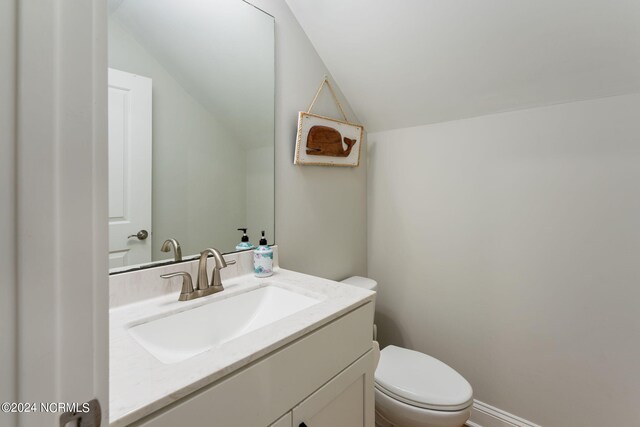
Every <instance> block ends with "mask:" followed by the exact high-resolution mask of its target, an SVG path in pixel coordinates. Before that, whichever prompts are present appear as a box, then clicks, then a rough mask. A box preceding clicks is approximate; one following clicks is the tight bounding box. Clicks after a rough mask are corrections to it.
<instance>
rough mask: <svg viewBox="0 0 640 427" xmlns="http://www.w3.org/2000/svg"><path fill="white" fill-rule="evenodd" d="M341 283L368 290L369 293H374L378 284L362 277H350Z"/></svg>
mask: <svg viewBox="0 0 640 427" xmlns="http://www.w3.org/2000/svg"><path fill="white" fill-rule="evenodd" d="M341 283H346V284H347V285H351V286H357V287H359V288H364V289H368V290H370V291H375V290H376V289H377V288H378V282H376V281H375V280H373V279H369V278H368V277H362V276H351V277H349V278H348V279H344V280H343V281H342V282H341Z"/></svg>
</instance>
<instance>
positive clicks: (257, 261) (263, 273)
mask: <svg viewBox="0 0 640 427" xmlns="http://www.w3.org/2000/svg"><path fill="white" fill-rule="evenodd" d="M253 270H254V272H255V275H256V277H269V276H271V275H272V274H273V249H272V248H270V247H269V246H268V245H267V239H266V238H265V237H264V230H263V231H262V238H261V239H260V245H259V246H258V247H257V248H256V249H254V251H253Z"/></svg>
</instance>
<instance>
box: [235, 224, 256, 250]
mask: <svg viewBox="0 0 640 427" xmlns="http://www.w3.org/2000/svg"><path fill="white" fill-rule="evenodd" d="M247 230H248V229H247V228H238V231H242V239H240V243H238V244H237V245H236V251H246V250H247V249H253V245H252V244H251V242H249V236H247Z"/></svg>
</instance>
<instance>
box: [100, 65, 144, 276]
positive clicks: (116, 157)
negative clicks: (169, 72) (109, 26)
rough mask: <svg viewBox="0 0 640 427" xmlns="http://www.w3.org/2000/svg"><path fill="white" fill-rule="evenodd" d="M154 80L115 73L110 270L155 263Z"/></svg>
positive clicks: (111, 117)
mask: <svg viewBox="0 0 640 427" xmlns="http://www.w3.org/2000/svg"><path fill="white" fill-rule="evenodd" d="M150 233H151V79H149V78H147V77H142V76H138V75H135V74H131V73H126V72H123V71H119V70H115V69H109V268H114V267H123V266H126V265H131V264H142V263H147V262H150V261H151V247H152V246H151V241H152V239H151V235H150Z"/></svg>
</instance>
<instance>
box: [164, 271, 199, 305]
mask: <svg viewBox="0 0 640 427" xmlns="http://www.w3.org/2000/svg"><path fill="white" fill-rule="evenodd" d="M178 276H182V291H180V297H179V298H178V301H185V300H187V299H189V298H188V296H189V295H191V294H193V292H194V291H193V281H192V280H191V275H190V274H189V273H187V272H186V271H179V272H177V273H169V274H163V275H161V276H160V277H162V278H163V279H170V278H172V277H178Z"/></svg>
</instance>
